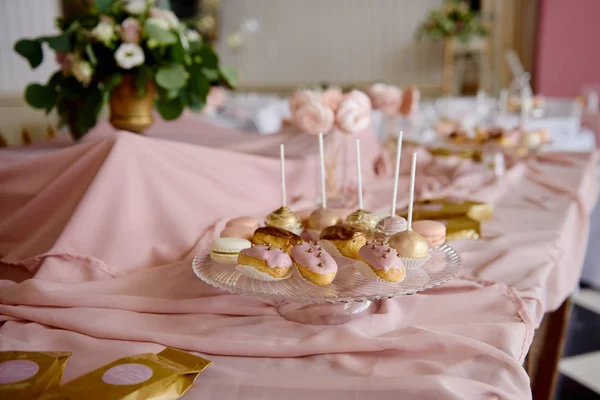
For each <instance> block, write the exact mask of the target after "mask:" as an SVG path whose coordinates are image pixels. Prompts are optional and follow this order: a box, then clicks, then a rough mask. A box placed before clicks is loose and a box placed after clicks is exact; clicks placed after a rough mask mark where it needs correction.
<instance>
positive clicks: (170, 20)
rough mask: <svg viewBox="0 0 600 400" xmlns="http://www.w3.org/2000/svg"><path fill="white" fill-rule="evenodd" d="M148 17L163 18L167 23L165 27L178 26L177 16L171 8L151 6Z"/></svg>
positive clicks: (175, 27)
mask: <svg viewBox="0 0 600 400" xmlns="http://www.w3.org/2000/svg"><path fill="white" fill-rule="evenodd" d="M150 17H151V18H152V19H153V18H158V19H162V20H164V21H165V22H166V24H167V25H168V28H167V29H169V28H170V29H177V28H178V27H179V18H177V16H176V15H175V14H174V13H173V11H171V10H163V9H162V8H157V7H153V8H151V9H150Z"/></svg>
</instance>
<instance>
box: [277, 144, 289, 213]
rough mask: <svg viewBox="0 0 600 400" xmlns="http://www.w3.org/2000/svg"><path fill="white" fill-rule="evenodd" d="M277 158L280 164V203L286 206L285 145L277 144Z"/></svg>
mask: <svg viewBox="0 0 600 400" xmlns="http://www.w3.org/2000/svg"><path fill="white" fill-rule="evenodd" d="M279 158H280V164H281V205H282V206H284V207H287V192H286V190H285V147H284V146H283V144H280V145H279Z"/></svg>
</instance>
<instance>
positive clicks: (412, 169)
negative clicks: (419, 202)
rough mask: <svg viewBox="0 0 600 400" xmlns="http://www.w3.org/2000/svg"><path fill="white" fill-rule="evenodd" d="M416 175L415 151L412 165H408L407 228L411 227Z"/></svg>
mask: <svg viewBox="0 0 600 400" xmlns="http://www.w3.org/2000/svg"><path fill="white" fill-rule="evenodd" d="M416 175H417V152H414V153H413V154H412V165H411V166H410V197H409V198H408V230H409V231H410V230H411V227H412V217H413V215H412V214H413V203H414V201H415V176H416Z"/></svg>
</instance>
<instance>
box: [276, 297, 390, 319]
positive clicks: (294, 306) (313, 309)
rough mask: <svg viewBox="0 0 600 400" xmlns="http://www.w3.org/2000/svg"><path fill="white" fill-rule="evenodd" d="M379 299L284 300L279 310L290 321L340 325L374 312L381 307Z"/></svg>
mask: <svg viewBox="0 0 600 400" xmlns="http://www.w3.org/2000/svg"><path fill="white" fill-rule="evenodd" d="M379 303H380V302H379V301H376V302H372V301H361V302H351V303H336V304H330V303H313V304H303V303H287V302H282V303H281V304H280V305H279V306H278V307H277V311H278V312H279V315H281V316H282V317H283V318H285V319H287V320H288V321H293V322H299V323H301V324H306V325H339V324H343V323H346V322H348V321H351V320H353V319H355V318H359V317H363V316H365V315H369V314H373V313H374V312H376V311H377V309H378V308H379Z"/></svg>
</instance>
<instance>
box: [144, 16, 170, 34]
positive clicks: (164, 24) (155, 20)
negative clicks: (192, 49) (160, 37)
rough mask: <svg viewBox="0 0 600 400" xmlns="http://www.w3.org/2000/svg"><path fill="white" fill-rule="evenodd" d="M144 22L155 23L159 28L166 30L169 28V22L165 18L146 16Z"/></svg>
mask: <svg viewBox="0 0 600 400" xmlns="http://www.w3.org/2000/svg"><path fill="white" fill-rule="evenodd" d="M146 23H147V24H151V25H156V26H158V27H159V28H162V29H164V30H166V31H168V30H169V23H168V22H167V21H166V20H164V19H163V18H158V17H152V18H148V19H147V20H146Z"/></svg>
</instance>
